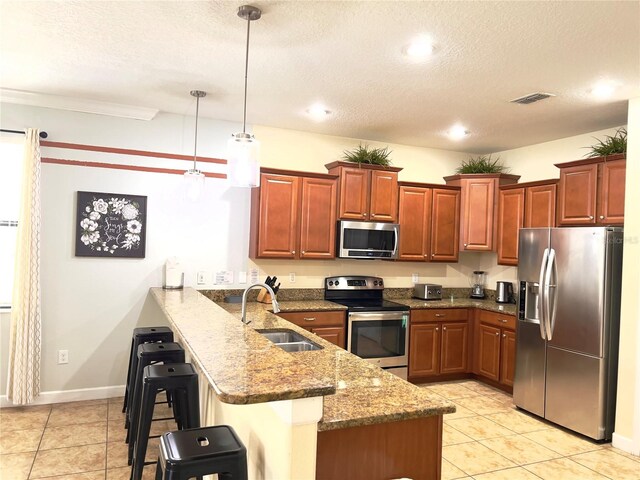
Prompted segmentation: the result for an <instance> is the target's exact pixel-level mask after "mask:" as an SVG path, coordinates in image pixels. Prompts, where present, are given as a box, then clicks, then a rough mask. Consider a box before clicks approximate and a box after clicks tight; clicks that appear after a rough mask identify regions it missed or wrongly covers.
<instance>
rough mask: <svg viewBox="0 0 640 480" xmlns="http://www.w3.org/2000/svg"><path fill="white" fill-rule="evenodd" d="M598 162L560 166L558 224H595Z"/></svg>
mask: <svg viewBox="0 0 640 480" xmlns="http://www.w3.org/2000/svg"><path fill="white" fill-rule="evenodd" d="M597 184H598V164H597V163H591V164H587V165H578V166H575V167H564V168H560V187H559V192H558V225H594V224H595V223H596V192H597Z"/></svg>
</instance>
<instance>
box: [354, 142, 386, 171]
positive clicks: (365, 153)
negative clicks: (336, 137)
mask: <svg viewBox="0 0 640 480" xmlns="http://www.w3.org/2000/svg"><path fill="white" fill-rule="evenodd" d="M389 155H391V150H389V147H384V148H373V147H370V146H369V145H362V144H360V145H358V146H357V147H356V148H354V149H353V150H345V151H344V152H343V155H342V159H343V160H345V161H347V162H353V163H357V164H358V165H361V164H367V165H379V166H381V167H388V166H390V165H391V159H390V158H389Z"/></svg>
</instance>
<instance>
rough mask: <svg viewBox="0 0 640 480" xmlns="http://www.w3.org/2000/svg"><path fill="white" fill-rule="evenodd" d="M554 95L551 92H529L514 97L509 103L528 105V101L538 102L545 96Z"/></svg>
mask: <svg viewBox="0 0 640 480" xmlns="http://www.w3.org/2000/svg"><path fill="white" fill-rule="evenodd" d="M549 97H555V95H554V94H553V93H540V92H538V93H530V94H529V95H525V96H524V97H520V98H515V99H513V100H511V103H519V104H521V105H529V104H530V103H534V102H538V101H540V100H544V99H545V98H549Z"/></svg>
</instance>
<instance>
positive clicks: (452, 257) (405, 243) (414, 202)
mask: <svg viewBox="0 0 640 480" xmlns="http://www.w3.org/2000/svg"><path fill="white" fill-rule="evenodd" d="M399 185H400V188H399V194H398V197H399V208H398V223H399V224H400V245H399V249H398V259H399V260H413V261H434V262H457V261H458V225H459V215H460V189H459V188H457V187H450V188H444V187H442V186H438V185H430V184H422V183H412V182H400V183H399Z"/></svg>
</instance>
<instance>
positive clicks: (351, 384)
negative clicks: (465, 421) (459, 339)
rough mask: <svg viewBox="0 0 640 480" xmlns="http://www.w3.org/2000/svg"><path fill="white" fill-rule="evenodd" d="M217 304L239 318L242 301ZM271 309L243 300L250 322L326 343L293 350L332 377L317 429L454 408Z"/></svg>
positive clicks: (284, 307)
mask: <svg viewBox="0 0 640 480" xmlns="http://www.w3.org/2000/svg"><path fill="white" fill-rule="evenodd" d="M279 305H280V309H281V311H282V312H287V311H304V310H339V309H345V307H344V306H342V305H338V304H335V303H332V302H328V301H324V300H321V301H318V300H311V301H308V302H307V301H291V302H279ZM219 306H220V307H222V308H224V309H225V310H226V311H228V312H229V313H231V314H233V315H234V316H236V317H237V318H239V317H240V310H241V307H240V305H238V304H231V303H221V304H219ZM316 307H320V308H316ZM270 310H271V304H270V303H269V304H263V303H255V302H254V303H249V304H247V318H250V319H251V323H250V324H249V326H252V327H253V328H260V329H263V328H264V329H275V328H290V329H292V330H296V331H298V332H300V333H302V334H303V335H305V336H306V337H308V338H309V339H311V340H313V341H314V342H316V343H318V344H320V345H322V346H323V347H324V348H323V349H322V350H316V351H309V352H298V353H295V354H292V355H294V356H296V357H297V358H299V359H300V361H302V362H304V363H305V364H306V365H308V366H309V368H311V369H313V370H314V371H315V372H316V374H317V375H320V376H321V377H331V378H332V379H333V380H334V382H335V386H336V392H335V394H334V395H327V396H325V397H324V413H323V417H322V420H321V421H320V422H319V423H318V430H319V431H323V430H335V429H339V428H346V427H354V426H361V425H371V424H375V423H385V422H394V421H399V420H408V419H411V418H419V417H426V416H431V415H442V414H444V413H452V412H455V406H454V405H453V404H452V403H451V402H448V401H447V400H445V399H444V398H443V397H440V396H438V395H434V394H433V393H431V392H429V391H428V390H426V389H423V388H420V387H417V386H415V385H412V384H411V383H408V382H406V381H404V380H402V379H400V378H399V377H397V376H395V375H392V374H391V373H388V372H386V371H384V370H382V369H381V368H379V367H377V366H375V365H373V364H371V363H369V362H366V361H365V360H362V359H361V358H360V357H357V356H355V355H352V354H351V353H349V352H347V351H346V350H344V349H342V348H339V347H336V346H335V345H333V344H332V343H329V342H327V341H325V340H323V339H322V338H320V337H317V336H315V335H313V334H312V333H311V332H308V331H306V330H304V329H302V328H300V327H297V326H296V325H294V324H292V323H290V322H287V321H286V320H284V319H283V318H280V317H278V316H277V315H274V314H272V313H271V312H270ZM274 371H275V374H276V376H277V377H278V378H280V379H281V380H283V377H282V376H281V372H280V371H279V369H278V368H274Z"/></svg>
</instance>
